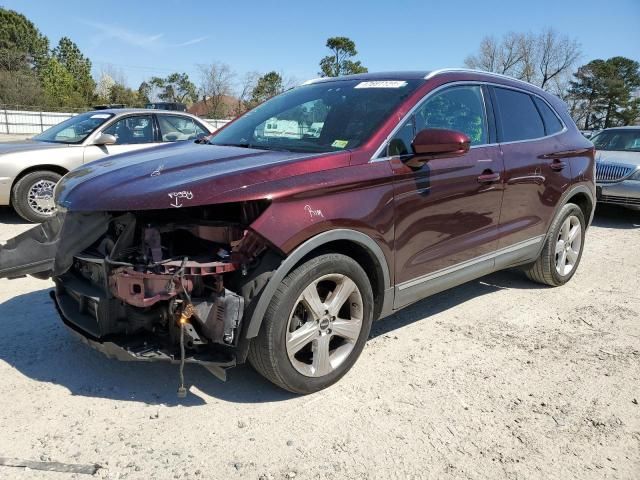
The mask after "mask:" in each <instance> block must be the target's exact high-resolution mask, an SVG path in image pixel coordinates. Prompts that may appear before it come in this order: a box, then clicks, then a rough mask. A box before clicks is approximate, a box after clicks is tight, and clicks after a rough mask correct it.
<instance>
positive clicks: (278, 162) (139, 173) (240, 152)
mask: <svg viewBox="0 0 640 480" xmlns="http://www.w3.org/2000/svg"><path fill="white" fill-rule="evenodd" d="M323 157H324V158H323ZM326 157H327V155H318V154H304V153H293V152H277V151H268V150H255V149H248V148H240V147H225V146H214V145H202V144H196V143H191V142H180V143H174V144H170V145H163V146H159V147H155V148H151V149H145V150H141V151H139V152H133V153H126V154H121V155H114V156H112V157H108V158H106V159H104V160H99V161H96V162H92V163H88V164H86V165H84V166H82V167H79V168H77V169H75V170H73V171H72V172H70V173H68V174H67V175H66V176H65V177H64V178H63V179H62V180H61V182H60V183H59V184H58V186H57V187H56V203H57V204H58V205H60V206H62V207H63V208H65V209H67V210H71V211H128V210H151V209H167V208H181V207H192V206H198V205H207V204H212V203H221V202H224V201H226V200H225V199H224V197H223V195H224V194H225V193H226V192H230V191H232V190H238V189H243V188H247V187H249V186H252V185H255V184H257V183H262V182H268V181H270V180H276V179H282V178H283V177H286V176H291V175H297V174H300V173H305V171H313V170H318V169H319V168H326V167H323V166H322V165H320V164H324V163H325V162H323V161H322V160H324V159H326ZM343 157H344V156H342V157H339V158H343ZM314 159H318V160H319V162H315V164H313V163H314ZM307 160H308V161H309V162H311V163H312V164H313V165H304V163H305V162H304V161H307ZM347 161H348V159H347ZM292 164H293V165H294V167H295V168H291V166H292Z"/></svg>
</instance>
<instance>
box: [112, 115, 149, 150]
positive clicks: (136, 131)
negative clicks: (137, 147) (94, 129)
mask: <svg viewBox="0 0 640 480" xmlns="http://www.w3.org/2000/svg"><path fill="white" fill-rule="evenodd" d="M102 133H108V134H109V135H113V136H114V137H116V143H115V144H116V145H131V144H136V143H151V142H153V141H154V139H153V119H152V118H151V115H139V116H134V117H125V118H123V119H122V120H118V121H117V122H115V123H114V124H113V125H111V126H110V127H109V128H107V129H106V130H105V131H104V132H102Z"/></svg>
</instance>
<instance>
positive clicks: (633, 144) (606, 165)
mask: <svg viewBox="0 0 640 480" xmlns="http://www.w3.org/2000/svg"><path fill="white" fill-rule="evenodd" d="M591 141H592V142H593V144H594V145H595V147H596V192H597V198H598V202H600V203H610V204H614V205H621V206H623V207H627V208H630V209H633V210H640V126H635V127H616V128H607V129H605V130H602V131H601V132H599V133H598V134H597V135H596V136H595V137H593V138H592V139H591Z"/></svg>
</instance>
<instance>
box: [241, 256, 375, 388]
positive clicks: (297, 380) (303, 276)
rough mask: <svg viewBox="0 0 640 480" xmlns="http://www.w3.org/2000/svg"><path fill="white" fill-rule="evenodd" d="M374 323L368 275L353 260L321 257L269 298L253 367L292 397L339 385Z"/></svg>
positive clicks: (252, 355)
mask: <svg viewBox="0 0 640 480" xmlns="http://www.w3.org/2000/svg"><path fill="white" fill-rule="evenodd" d="M372 320H373V292H372V289H371V284H370V283H369V279H368V277H367V274H366V273H365V272H364V270H363V269H362V267H361V266H360V265H359V264H358V263H357V262H356V261H355V260H353V259H352V258H350V257H347V256H345V255H341V254H336V253H329V254H324V255H319V256H317V257H315V258H312V259H311V260H309V261H307V262H306V263H304V264H302V265H300V266H299V267H298V268H296V269H295V270H293V271H292V272H291V273H289V275H287V277H285V279H284V280H283V281H282V283H281V284H280V286H279V287H278V289H277V290H276V293H275V294H274V295H273V298H272V299H271V303H270V304H269V308H268V309H267V312H266V314H265V317H264V319H263V321H262V325H261V327H260V333H259V334H258V336H257V337H256V338H254V339H252V341H251V345H250V348H249V362H250V363H251V365H252V366H253V367H254V368H255V369H256V370H257V371H258V373H260V374H261V375H263V376H264V377H265V378H267V379H268V380H269V381H271V382H273V383H274V384H276V385H277V386H279V387H281V388H283V389H285V390H289V391H290V392H294V393H301V394H307V393H313V392H317V391H319V390H322V389H324V388H327V387H328V386H330V385H332V384H334V383H335V382H337V381H338V380H339V379H340V378H342V376H344V375H345V374H346V373H347V372H348V371H349V369H350V368H351V367H352V366H353V364H354V363H355V362H356V360H357V359H358V357H359V356H360V353H361V352H362V349H363V348H364V344H365V342H366V341H367V338H368V336H369V332H370V330H371V323H372Z"/></svg>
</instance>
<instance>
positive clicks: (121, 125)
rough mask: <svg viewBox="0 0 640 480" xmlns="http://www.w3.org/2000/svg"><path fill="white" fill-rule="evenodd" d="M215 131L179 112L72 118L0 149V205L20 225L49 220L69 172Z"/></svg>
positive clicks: (129, 111)
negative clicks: (17, 217)
mask: <svg viewBox="0 0 640 480" xmlns="http://www.w3.org/2000/svg"><path fill="white" fill-rule="evenodd" d="M213 131H214V128H213V127H212V126H210V125H209V124H207V123H206V122H203V121H202V120H201V119H199V118H197V117H195V116H193V115H189V114H187V113H181V112H169V111H158V110H153V111H151V110H143V109H135V110H134V109H112V110H96V111H91V112H87V113H82V114H80V115H76V116H74V117H72V118H70V119H68V120H65V121H64V122H62V123H59V124H58V125H55V126H53V127H51V128H49V129H48V130H45V131H44V132H43V133H41V134H40V135H36V136H35V137H33V138H31V139H30V140H25V141H20V142H8V143H2V144H0V205H11V206H12V207H13V208H14V209H15V210H16V212H17V213H18V214H19V215H20V216H21V217H22V218H24V219H26V220H29V221H31V222H42V221H44V220H46V219H47V218H48V217H50V216H51V215H53V213H54V211H55V206H54V203H53V189H54V187H55V185H56V183H57V182H58V181H59V180H60V178H62V176H63V175H65V174H66V173H67V172H69V171H70V170H72V169H74V168H76V167H78V166H80V165H82V164H83V163H87V162H91V161H93V160H97V159H99V158H102V157H104V156H106V155H115V154H118V153H124V152H129V151H132V150H139V149H143V148H149V147H153V146H157V145H162V144H163V143H166V142H175V141H185V140H195V139H196V138H198V137H202V136H207V135H209V134H211V133H212V132H213Z"/></svg>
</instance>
